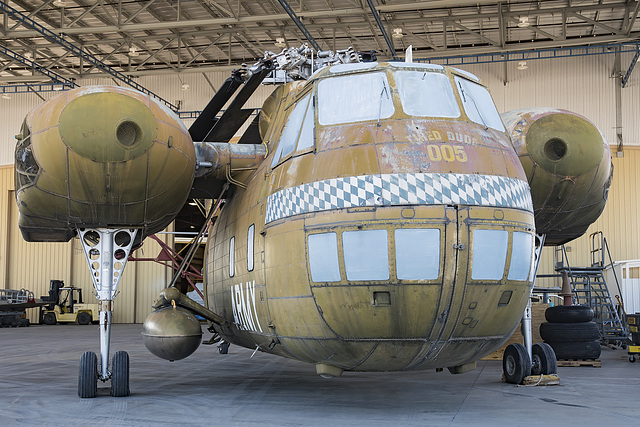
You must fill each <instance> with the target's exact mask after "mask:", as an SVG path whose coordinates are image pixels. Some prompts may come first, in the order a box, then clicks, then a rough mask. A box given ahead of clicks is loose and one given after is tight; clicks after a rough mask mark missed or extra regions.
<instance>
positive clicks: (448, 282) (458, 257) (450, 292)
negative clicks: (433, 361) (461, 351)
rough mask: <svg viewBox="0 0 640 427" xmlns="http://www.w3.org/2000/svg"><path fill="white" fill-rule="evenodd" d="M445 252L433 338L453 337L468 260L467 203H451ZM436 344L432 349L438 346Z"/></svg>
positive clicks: (439, 339)
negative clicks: (454, 204)
mask: <svg viewBox="0 0 640 427" xmlns="http://www.w3.org/2000/svg"><path fill="white" fill-rule="evenodd" d="M445 215H446V218H447V225H446V231H445V233H446V236H445V248H444V251H443V254H444V276H443V280H442V291H441V293H440V302H439V306H438V313H439V314H438V318H437V324H436V327H435V328H433V329H432V332H431V336H430V337H429V339H430V341H431V342H436V343H437V342H439V341H446V340H447V339H449V337H451V335H452V333H453V331H454V329H455V325H456V323H457V319H458V316H459V314H460V306H461V303H462V300H463V297H464V288H465V283H466V280H467V277H466V276H467V265H468V262H469V227H468V221H467V219H468V218H469V210H468V208H466V207H460V206H448V207H446V208H445ZM439 347H440V345H439V344H437V345H436V346H435V347H434V348H433V350H435V349H436V348H439Z"/></svg>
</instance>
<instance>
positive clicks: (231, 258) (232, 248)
mask: <svg viewBox="0 0 640 427" xmlns="http://www.w3.org/2000/svg"><path fill="white" fill-rule="evenodd" d="M235 254H236V238H235V237H232V238H231V239H230V240H229V277H233V276H235V274H236V272H235V267H234V266H235V263H236V256H235Z"/></svg>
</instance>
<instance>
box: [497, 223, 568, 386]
mask: <svg viewBox="0 0 640 427" xmlns="http://www.w3.org/2000/svg"><path fill="white" fill-rule="evenodd" d="M544 240H545V236H544V235H540V234H538V235H536V236H535V259H534V265H533V269H534V271H533V277H534V278H535V276H536V273H537V271H538V265H539V263H540V255H541V253H542V247H543V246H544ZM531 289H532V290H533V285H532V288H531ZM522 337H523V338H524V345H522V344H519V343H515V344H509V345H508V346H507V348H505V350H504V356H503V357H502V372H503V374H504V379H505V381H506V382H508V383H510V384H522V382H523V381H524V379H525V378H526V377H528V376H530V375H555V374H556V373H557V372H558V361H557V359H556V354H555V352H554V351H553V348H551V346H550V345H549V344H547V343H537V344H534V345H532V338H531V337H532V334H531V298H529V302H528V303H527V307H526V308H525V310H524V314H523V315H522Z"/></svg>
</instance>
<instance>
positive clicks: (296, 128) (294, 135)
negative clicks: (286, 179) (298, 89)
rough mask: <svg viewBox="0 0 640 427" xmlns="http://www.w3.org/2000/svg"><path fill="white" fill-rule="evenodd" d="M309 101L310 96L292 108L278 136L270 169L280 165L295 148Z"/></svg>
mask: <svg viewBox="0 0 640 427" xmlns="http://www.w3.org/2000/svg"><path fill="white" fill-rule="evenodd" d="M310 99H311V94H309V95H307V96H305V97H304V98H302V99H301V100H300V101H298V102H297V104H296V106H295V107H294V108H293V111H292V112H291V114H290V115H289V119H288V120H287V124H286V125H285V127H284V129H283V131H282V135H281V136H280V141H279V142H278V147H277V148H276V152H275V153H274V156H273V161H272V162H271V167H275V166H276V165H277V164H278V163H280V160H282V159H284V158H285V157H287V156H288V155H289V154H291V153H292V152H293V150H294V149H295V148H296V143H297V142H298V136H299V135H300V127H301V126H302V122H303V121H304V118H305V113H306V111H307V107H308V106H309V100H310ZM312 144H313V141H312Z"/></svg>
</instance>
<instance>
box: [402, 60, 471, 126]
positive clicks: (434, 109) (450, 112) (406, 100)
mask: <svg viewBox="0 0 640 427" xmlns="http://www.w3.org/2000/svg"><path fill="white" fill-rule="evenodd" d="M395 78H396V84H397V85H398V92H399V93H400V101H401V102H402V108H403V109H404V112H405V113H407V114H408V115H410V116H420V117H450V118H455V117H460V109H459V108H458V102H457V101H456V96H455V94H454V92H453V89H452V88H451V81H450V80H449V78H448V77H447V76H446V74H441V73H433V72H429V71H396V73H395Z"/></svg>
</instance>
